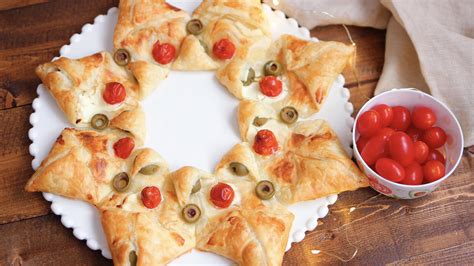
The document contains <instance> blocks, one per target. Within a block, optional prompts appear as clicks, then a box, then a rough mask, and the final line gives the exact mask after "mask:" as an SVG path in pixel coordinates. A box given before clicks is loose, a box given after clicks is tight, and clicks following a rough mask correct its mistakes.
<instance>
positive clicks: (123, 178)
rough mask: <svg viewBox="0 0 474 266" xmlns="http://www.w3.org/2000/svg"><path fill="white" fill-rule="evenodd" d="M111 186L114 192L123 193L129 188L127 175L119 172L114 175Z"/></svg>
mask: <svg viewBox="0 0 474 266" xmlns="http://www.w3.org/2000/svg"><path fill="white" fill-rule="evenodd" d="M112 186H113V187H114V189H115V191H117V192H124V191H126V190H127V189H128V187H129V186H130V177H129V176H128V174H127V173H125V172H121V173H119V174H117V175H115V177H114V179H113V180H112Z"/></svg>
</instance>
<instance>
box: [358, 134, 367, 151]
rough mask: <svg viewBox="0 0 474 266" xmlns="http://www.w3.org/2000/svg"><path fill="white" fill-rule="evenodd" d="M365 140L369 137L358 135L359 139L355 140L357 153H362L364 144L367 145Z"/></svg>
mask: <svg viewBox="0 0 474 266" xmlns="http://www.w3.org/2000/svg"><path fill="white" fill-rule="evenodd" d="M367 142H369V138H364V137H359V139H358V140H357V141H356V145H357V150H358V151H359V153H362V151H363V150H364V147H365V145H367Z"/></svg>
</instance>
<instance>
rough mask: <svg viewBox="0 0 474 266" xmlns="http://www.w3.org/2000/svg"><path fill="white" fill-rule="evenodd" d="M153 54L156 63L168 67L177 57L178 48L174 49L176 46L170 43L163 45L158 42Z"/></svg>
mask: <svg viewBox="0 0 474 266" xmlns="http://www.w3.org/2000/svg"><path fill="white" fill-rule="evenodd" d="M152 54H153V58H154V59H155V61H156V62H158V63H160V64H162V65H166V64H169V63H170V62H171V61H173V59H174V57H175V55H176V48H174V46H173V45H171V44H169V43H163V44H161V43H160V42H159V41H157V42H156V43H155V44H154V45H153V51H152Z"/></svg>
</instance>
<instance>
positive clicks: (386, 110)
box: [372, 104, 393, 127]
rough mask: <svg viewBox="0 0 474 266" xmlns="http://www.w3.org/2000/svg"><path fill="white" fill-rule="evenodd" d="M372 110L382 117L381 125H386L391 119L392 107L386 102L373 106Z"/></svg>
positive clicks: (388, 124)
mask: <svg viewBox="0 0 474 266" xmlns="http://www.w3.org/2000/svg"><path fill="white" fill-rule="evenodd" d="M372 110H374V111H376V112H377V113H379V115H380V117H381V118H382V127H388V126H390V124H391V123H392V121H393V110H392V107H390V106H388V105H386V104H379V105H377V106H374V107H373V108H372Z"/></svg>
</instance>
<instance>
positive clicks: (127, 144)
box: [114, 137, 135, 159]
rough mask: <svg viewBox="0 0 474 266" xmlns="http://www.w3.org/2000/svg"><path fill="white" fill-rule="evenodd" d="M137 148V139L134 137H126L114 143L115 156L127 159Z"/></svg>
mask: <svg viewBox="0 0 474 266" xmlns="http://www.w3.org/2000/svg"><path fill="white" fill-rule="evenodd" d="M133 148H135V141H133V139H132V138H129V137H125V138H121V139H119V140H118V141H117V142H115V143H114V151H115V156H117V157H119V158H122V159H127V158H128V156H130V153H132V151H133Z"/></svg>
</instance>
